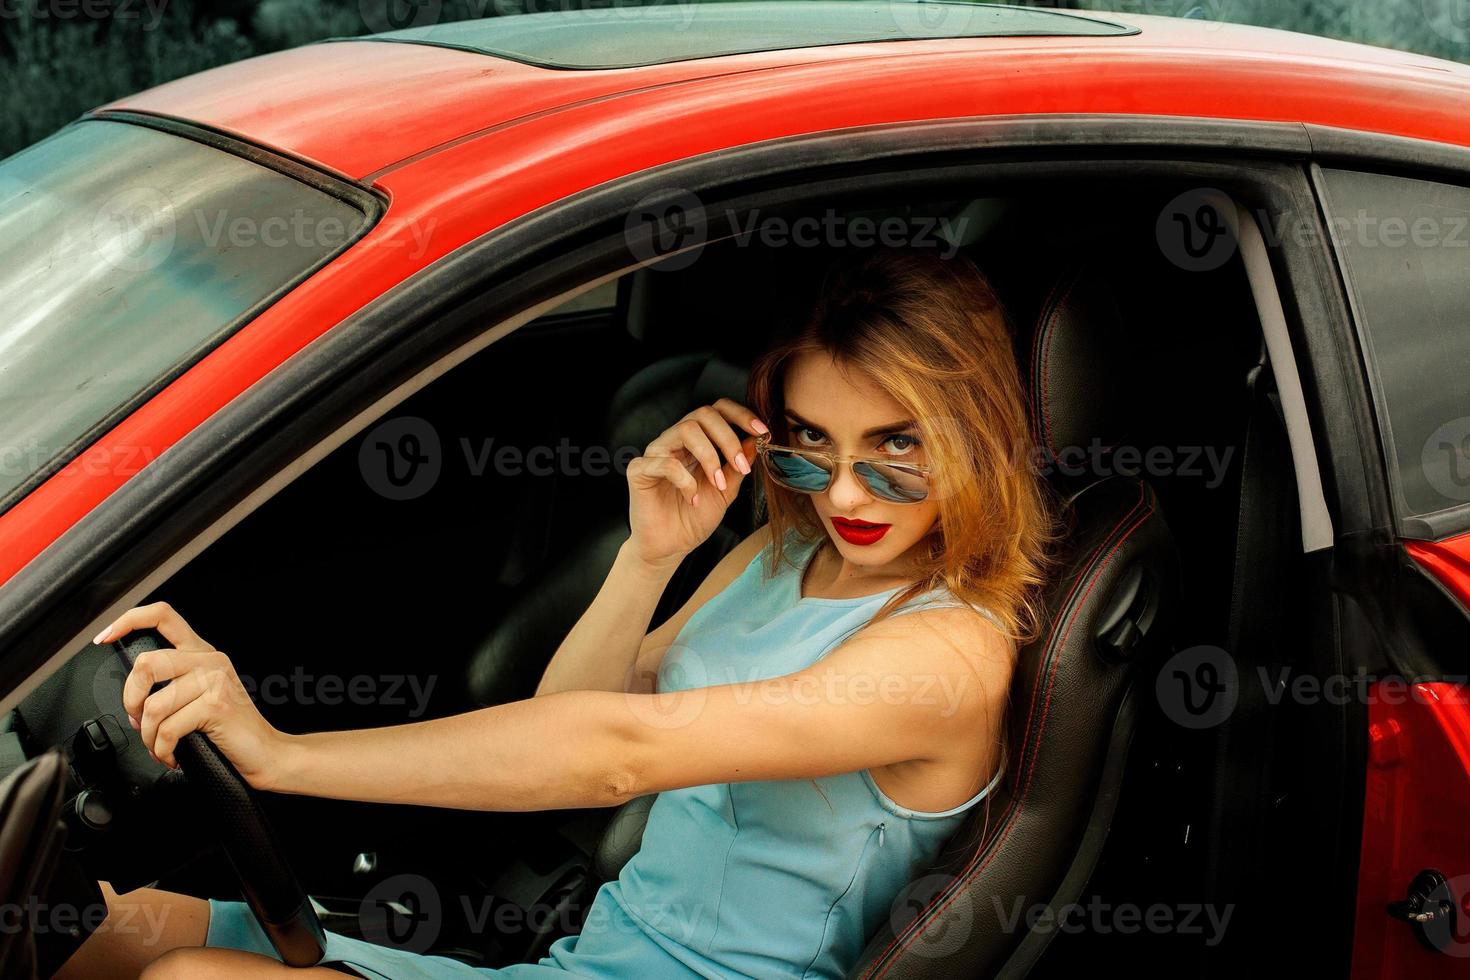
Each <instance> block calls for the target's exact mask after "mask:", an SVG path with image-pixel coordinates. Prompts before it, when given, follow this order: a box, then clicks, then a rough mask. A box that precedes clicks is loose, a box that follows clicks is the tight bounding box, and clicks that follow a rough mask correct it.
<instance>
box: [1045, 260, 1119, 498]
mask: <svg viewBox="0 0 1470 980" xmlns="http://www.w3.org/2000/svg"><path fill="white" fill-rule="evenodd" d="M1045 296H1046V298H1045V299H1044V300H1043V301H1042V304H1041V306H1040V308H1039V311H1038V313H1037V317H1036V324H1035V332H1034V334H1033V335H1032V338H1031V354H1030V360H1029V365H1028V370H1027V379H1028V389H1029V391H1028V395H1029V400H1030V406H1029V407H1030V414H1031V434H1032V438H1033V440H1034V441H1035V445H1036V447H1037V450H1038V460H1037V461H1038V462H1039V463H1040V465H1041V466H1042V467H1043V471H1044V472H1046V473H1047V474H1048V476H1049V477H1050V478H1052V479H1053V480H1054V481H1059V482H1061V483H1064V484H1077V485H1086V484H1087V483H1091V482H1092V481H1093V480H1096V479H1098V478H1099V477H1100V476H1103V475H1106V472H1107V471H1106V470H1105V469H1104V470H1099V469H1098V468H1097V467H1096V465H1095V462H1100V461H1102V460H1105V459H1106V458H1107V456H1108V454H1109V453H1110V452H1111V451H1112V450H1114V449H1116V448H1117V447H1118V446H1120V445H1124V444H1126V443H1127V442H1128V440H1129V439H1131V438H1133V437H1134V436H1135V433H1136V432H1137V427H1138V425H1139V422H1140V416H1139V408H1140V407H1141V405H1142V399H1143V392H1144V387H1143V373H1144V370H1145V368H1144V365H1145V358H1144V357H1143V356H1142V355H1143V352H1142V351H1140V350H1139V349H1138V347H1137V345H1138V344H1139V342H1140V341H1139V340H1138V336H1137V334H1136V333H1135V332H1133V331H1129V330H1127V329H1126V328H1125V324H1124V322H1123V317H1122V315H1121V313H1120V311H1119V308H1118V303H1117V299H1116V297H1115V296H1114V293H1113V290H1112V288H1111V286H1110V283H1109V280H1108V278H1107V277H1106V276H1105V275H1104V274H1103V273H1102V272H1101V271H1099V269H1098V267H1097V265H1096V264H1095V263H1094V261H1093V260H1091V259H1078V260H1074V261H1072V262H1070V263H1068V264H1067V265H1066V266H1064V268H1063V271H1062V272H1061V273H1060V274H1059V275H1057V276H1056V277H1055V278H1054V279H1053V280H1052V282H1051V284H1050V287H1049V290H1048V291H1047V292H1046V294H1045Z"/></svg>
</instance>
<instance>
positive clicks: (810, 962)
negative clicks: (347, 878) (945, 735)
mask: <svg viewBox="0 0 1470 980" xmlns="http://www.w3.org/2000/svg"><path fill="white" fill-rule="evenodd" d="M791 542H792V547H791V550H790V551H789V552H788V554H789V555H790V556H791V558H792V561H791V563H789V564H784V565H783V567H782V568H781V569H780V570H779V571H778V572H777V574H776V575H775V576H774V577H773V578H766V577H765V576H764V572H763V569H764V565H765V554H764V553H762V554H761V555H760V556H758V557H757V558H756V559H755V560H754V561H752V562H751V563H750V565H748V566H747V567H746V568H745V569H744V570H743V571H742V572H741V574H740V576H739V577H738V578H736V579H735V581H734V582H732V583H731V584H730V585H729V586H728V587H726V588H725V589H724V590H723V591H721V592H720V593H718V594H717V595H716V596H714V597H713V598H711V599H710V600H709V601H708V602H706V603H705V604H704V606H702V607H701V608H700V609H699V610H697V611H696V612H695V613H694V615H693V616H692V617H690V620H689V622H688V623H687V624H686V625H685V627H684V629H683V630H682V631H680V633H679V635H678V637H677V638H676V639H675V642H674V644H673V646H671V647H670V649H669V651H668V653H667V654H665V656H664V660H663V663H662V665H661V666H660V668H659V675H658V678H659V679H658V689H659V690H660V691H688V690H691V689H695V688H699V687H704V686H708V685H714V684H728V683H747V682H750V683H753V682H758V681H760V680H764V679H766V678H771V677H777V676H780V675H782V674H787V673H790V672H792V671H795V670H800V669H801V668H803V667H806V666H808V665H810V664H811V663H813V662H815V661H816V660H818V659H819V658H821V657H822V656H823V655H824V654H826V653H827V652H829V651H830V650H832V649H833V648H834V647H836V646H837V645H838V644H840V643H841V642H842V640H843V639H844V638H845V637H846V636H847V635H848V634H850V633H851V632H853V631H854V630H856V629H857V628H859V627H860V626H862V624H864V623H865V622H867V621H868V620H869V619H870V618H871V617H872V616H873V614H874V613H875V612H877V610H878V609H879V607H880V606H882V605H883V603H884V602H885V601H886V600H887V599H889V598H890V597H891V596H892V595H893V594H894V592H896V591H898V590H897V589H890V590H888V591H885V592H880V593H876V594H874V595H870V596H861V597H856V598H849V599H825V598H820V597H803V596H802V595H801V581H802V578H803V574H804V572H805V568H806V564H807V562H808V561H809V560H810V558H811V556H812V554H813V553H814V551H815V549H814V547H813V546H812V545H809V544H804V543H801V542H798V541H797V540H796V539H795V538H792V539H791ZM960 601H961V600H959V599H958V598H956V597H955V596H954V595H952V594H950V593H948V592H944V591H941V592H935V593H929V594H927V595H924V596H921V597H919V598H918V599H916V600H914V601H912V602H911V603H910V604H908V605H906V606H904V607H903V611H912V610H915V609H919V608H927V607H931V606H937V605H953V604H957V603H960ZM980 611H981V612H982V613H984V614H985V615H987V616H990V618H991V619H992V620H994V616H991V614H990V613H989V612H988V611H986V610H983V609H982V610H980ZM756 690H758V689H756V688H753V689H752V691H753V692H755V691H756ZM854 696H859V695H858V694H856V693H855V694H854ZM938 696H942V694H941V693H939V692H936V697H938ZM676 710H677V709H676ZM730 748H731V752H737V751H738V750H739V747H738V746H733V745H732V746H731V747H730ZM1004 770H1005V764H1004V760H1002V764H1001V767H1000V768H999V769H998V770H997V772H996V774H995V777H994V778H993V779H992V780H991V781H990V784H989V785H987V786H986V787H985V788H984V789H982V790H980V792H978V793H976V794H975V796H973V797H972V798H970V799H969V800H967V801H965V802H964V803H962V804H960V805H959V806H956V807H954V808H952V809H949V810H944V811H942V812H933V811H921V810H912V809H909V808H907V807H903V806H900V805H898V804H897V803H895V802H893V801H892V800H890V799H889V798H888V797H887V796H885V795H884V794H883V792H882V791H881V790H880V789H879V788H878V786H877V784H876V783H875V782H874V780H873V778H872V776H871V775H869V773H868V771H867V770H861V771H859V772H850V773H843V774H841V775H838V776H829V777H824V778H821V779H816V780H807V779H797V780H771V781H751V782H736V783H721V784H717V785H707V786H691V787H688V788H685V789H677V790H667V791H665V792H662V793H660V794H659V795H658V797H657V798H656V799H655V800H654V804H653V806H652V807H651V808H650V810H649V814H648V825H647V828H646V830H645V831H644V835H643V843H642V846H641V848H640V849H639V851H638V853H637V854H635V855H634V856H633V858H632V859H630V860H629V861H628V863H627V864H626V865H624V867H623V869H622V872H621V873H620V874H619V875H618V877H617V879H616V880H614V881H610V882H606V883H604V884H603V885H602V886H601V887H600V888H599V889H598V890H597V893H596V895H595V897H594V900H593V902H592V904H591V906H590V907H589V908H588V912H587V921H586V924H585V925H584V926H583V928H582V931H581V933H580V934H579V935H576V936H565V937H562V938H560V939H558V940H556V941H555V942H554V943H552V945H551V946H550V947H549V948H548V950H547V955H546V956H544V957H542V958H541V959H540V960H539V961H538V962H536V963H520V964H514V965H511V966H506V967H501V968H498V969H487V968H479V967H472V966H469V965H467V964H464V963H461V962H459V961H457V960H452V959H449V958H446V957H439V956H426V955H421V954H417V953H413V952H411V951H408V950H402V949H394V948H391V947H387V946H377V945H374V944H372V943H368V942H366V941H363V940H360V939H353V938H349V937H346V936H341V935H338V934H336V933H331V932H329V933H328V934H327V948H326V955H325V956H324V957H323V960H322V963H323V964H326V963H341V964H345V965H347V966H350V967H351V968H352V969H354V970H355V971H357V972H359V973H362V974H363V975H364V976H366V977H370V978H384V980H409V978H415V980H417V978H425V980H429V978H453V977H463V978H466V980H470V978H479V980H483V978H486V977H502V978H507V980H521V978H562V980H564V978H565V977H566V976H567V975H568V974H574V975H577V976H582V977H594V978H605V980H645V978H665V977H693V976H700V977H742V976H743V977H761V978H766V977H801V978H808V977H821V978H828V977H842V976H844V975H846V973H847V972H848V970H849V969H850V968H851V967H852V966H853V965H854V964H855V963H856V961H857V958H858V956H859V954H860V953H861V951H862V949H863V947H864V946H865V945H866V943H867V939H868V937H869V936H870V935H872V934H873V933H874V932H876V931H877V929H878V926H879V925H880V924H881V923H882V921H883V920H884V919H885V918H886V917H888V916H890V915H893V914H895V913H896V912H897V911H899V909H897V908H896V904H897V903H899V902H901V901H902V896H901V894H900V893H901V891H902V890H903V887H904V885H905V884H907V883H908V882H909V881H910V880H911V879H912V877H913V876H914V874H915V873H916V871H917V870H918V869H919V868H921V867H922V866H923V865H924V864H926V863H927V862H928V861H930V860H932V859H933V858H934V856H935V855H936V854H937V853H938V850H939V848H940V846H941V845H942V844H943V843H944V841H945V840H946V839H947V838H948V837H949V836H950V835H952V834H953V833H954V832H955V830H956V829H957V828H958V826H959V825H960V823H961V821H962V820H963V818H964V815H965V812H966V811H967V810H969V809H970V808H971V807H973V806H974V805H975V804H977V803H978V802H980V800H982V799H983V798H984V797H985V796H986V794H988V793H989V792H990V791H991V790H992V789H993V788H994V787H995V785H996V783H997V782H998V781H999V780H1000V778H1001V775H1002V774H1003V773H1004ZM209 904H210V921H209V934H208V938H207V940H206V945H209V946H224V947H231V948H235V949H248V950H255V951H257V952H261V953H265V954H266V955H270V956H274V955H275V953H274V951H273V950H272V948H271V946H270V943H269V941H268V940H267V939H266V937H265V934H264V933H263V932H262V931H261V929H260V927H259V926H258V925H257V924H256V922H255V920H254V917H253V916H252V915H251V914H250V911H249V909H248V908H247V907H246V906H245V904H244V903H242V902H221V901H216V900H211V901H210V903H209Z"/></svg>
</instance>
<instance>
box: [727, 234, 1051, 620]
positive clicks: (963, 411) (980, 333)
mask: <svg viewBox="0 0 1470 980" xmlns="http://www.w3.org/2000/svg"><path fill="white" fill-rule="evenodd" d="M817 351H825V352H827V353H829V354H830V355H831V356H832V357H833V359H834V360H835V361H836V362H837V363H838V364H840V365H842V366H844V367H849V368H854V369H857V370H858V371H860V372H862V373H863V374H865V375H867V376H868V377H869V378H871V379H872V380H873V381H874V382H875V383H876V384H878V385H879V386H880V387H881V388H882V389H883V390H884V391H886V392H887V393H888V394H889V395H890V396H891V397H892V398H893V399H894V401H896V402H898V403H899V404H900V405H902V406H903V408H904V409H905V411H907V412H909V413H911V417H912V418H913V419H915V420H916V421H918V422H919V425H920V427H921V431H922V436H923V441H924V446H925V448H926V450H927V452H928V461H929V464H930V466H931V467H932V468H933V476H932V480H933V488H934V493H935V494H936V497H937V500H938V504H939V521H938V524H937V527H936V529H935V531H934V532H933V533H931V534H930V535H929V536H928V537H927V538H926V539H924V544H925V549H924V553H923V556H922V561H921V565H920V577H919V579H918V580H917V581H916V582H914V583H913V584H912V585H910V586H909V587H907V588H906V589H904V590H901V591H900V592H899V593H898V594H897V595H895V596H894V597H893V598H892V599H890V600H889V601H888V602H887V603H885V604H884V606H883V608H882V609H880V610H879V612H878V613H877V615H876V616H874V621H876V620H878V619H881V618H883V617H884V616H886V615H888V614H889V613H891V612H892V611H893V610H895V609H897V608H898V607H899V606H901V605H902V604H903V603H905V602H907V601H909V600H910V599H913V598H915V597H916V596H918V595H921V594H922V593H924V592H926V591H928V590H930V589H934V588H937V587H939V586H941V585H943V586H947V587H948V588H949V590H950V591H951V592H953V593H954V594H955V595H956V596H958V597H959V598H961V599H963V600H965V601H967V602H970V603H971V604H974V605H978V606H981V607H983V608H985V609H988V610H990V611H991V612H993V613H994V614H995V615H996V617H997V618H998V619H999V620H1000V622H1001V623H1002V624H1003V626H1004V631H1005V632H1006V634H1007V636H1009V637H1010V638H1011V639H1012V640H1014V641H1016V642H1017V643H1027V642H1029V641H1031V640H1032V639H1034V638H1035V637H1036V634H1037V632H1038V630H1039V620H1040V615H1039V613H1040V610H1039V601H1040V600H1039V590H1040V587H1041V585H1042V584H1043V583H1044V582H1045V580H1046V578H1047V576H1048V574H1049V572H1050V570H1051V567H1052V565H1053V564H1054V562H1055V545H1056V543H1057V541H1058V540H1059V538H1060V536H1061V533H1062V529H1061V528H1060V526H1059V521H1058V518H1057V516H1056V515H1057V513H1058V508H1057V504H1056V500H1055V496H1054V494H1053V493H1052V491H1051V490H1050V489H1049V487H1048V486H1047V485H1046V484H1045V482H1044V481H1043V480H1042V479H1041V478H1040V476H1039V475H1038V474H1037V473H1036V471H1035V469H1034V467H1033V466H1032V465H1031V459H1030V453H1031V443H1030V426H1029V423H1028V416H1027V410H1026V398H1025V392H1024V389H1023V387H1022V381H1021V375H1020V370H1019V368H1018V366H1017V363H1016V355H1015V348H1014V346H1013V341H1012V334H1011V325H1010V319H1009V317H1008V315H1007V313H1006V311H1005V308H1004V306H1003V304H1002V302H1001V300H1000V298H999V297H998V296H997V295H996V293H995V290H994V289H993V288H992V286H991V284H990V281H989V280H988V279H987V278H986V277H985V276H984V274H983V273H981V271H980V270H979V269H978V268H977V267H976V266H975V264H974V263H973V262H971V261H970V260H969V259H968V258H966V257H965V256H964V255H962V254H958V253H957V254H955V255H954V256H953V257H951V258H948V259H945V258H943V257H941V256H940V255H939V254H938V253H937V252H936V251H934V250H932V249H921V248H915V247H912V246H910V247H905V248H892V247H874V248H865V249H856V250H854V251H853V252H851V253H844V254H843V255H842V256H841V257H839V258H838V259H837V260H836V261H835V262H833V263H832V264H831V265H829V266H828V268H827V271H826V275H825V277H824V279H823V281H822V284H821V288H820V291H819V293H818V296H817V299H816V302H815V304H814V305H813V307H812V309H811V310H810V312H809V314H808V315H807V316H806V317H805V318H804V319H801V320H799V321H798V322H797V324H796V327H795V329H794V330H792V331H791V332H790V334H789V335H788V336H785V337H782V338H780V339H778V340H777V341H776V343H775V344H774V345H773V346H772V347H771V348H769V349H768V350H767V351H766V353H765V354H764V355H763V356H762V357H761V358H760V359H759V360H758V361H757V362H756V364H755V365H754V367H753V368H752V370H751V376H750V385H749V392H748V399H749V401H748V404H749V405H750V406H751V407H752V408H753V409H754V410H755V411H756V413H757V414H758V415H759V416H760V417H761V418H762V419H764V420H766V421H767V422H768V423H769V424H770V426H771V427H772V431H773V435H775V436H776V437H777V438H778V441H783V440H784V439H785V438H786V434H785V432H784V429H785V426H786V412H785V405H784V398H783V378H784V372H785V369H786V367H787V366H788V365H789V364H790V362H791V361H792V360H793V359H794V358H796V357H798V356H799V355H802V354H805V353H808V352H817ZM761 481H762V489H763V491H764V495H765V502H766V511H767V516H768V519H769V522H770V529H771V537H772V541H773V545H772V549H771V552H770V564H769V567H768V569H767V571H768V572H769V573H772V574H774V573H775V571H776V570H777V569H778V568H779V567H780V564H781V562H782V561H783V560H784V559H785V558H786V556H785V554H784V548H783V545H784V543H785V537H786V533H787V531H788V530H794V531H795V532H796V533H797V535H798V537H799V538H800V539H801V540H802V541H804V542H807V543H811V542H818V543H820V541H821V540H822V539H824V538H825V531H824V529H823V528H822V525H821V523H820V522H819V521H818V520H817V517H816V513H815V511H814V510H813V508H812V505H811V501H810V500H809V499H808V498H807V497H806V495H804V494H798V493H794V492H792V491H789V490H786V489H785V488H783V487H780V486H778V485H777V484H775V483H773V482H772V481H771V479H770V476H769V474H767V473H766V472H765V469H764V467H762V468H761Z"/></svg>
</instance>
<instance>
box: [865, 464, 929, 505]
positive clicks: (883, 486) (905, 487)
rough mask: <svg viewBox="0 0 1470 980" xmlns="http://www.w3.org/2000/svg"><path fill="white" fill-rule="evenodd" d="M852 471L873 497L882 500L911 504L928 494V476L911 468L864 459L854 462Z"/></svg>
mask: <svg viewBox="0 0 1470 980" xmlns="http://www.w3.org/2000/svg"><path fill="white" fill-rule="evenodd" d="M852 471H853V472H854V473H856V474H857V475H858V476H859V477H860V478H861V479H862V481H863V482H864V483H866V484H867V485H868V489H869V490H872V491H873V495H874V496H875V497H879V498H881V499H883V500H891V501H893V502H894V503H896V504H912V503H917V502H918V501H920V500H923V499H924V498H925V497H927V496H929V480H928V478H927V477H925V476H924V474H922V473H917V472H915V471H913V470H906V469H903V468H901V467H898V466H888V465H885V464H883V463H869V462H867V461H864V462H861V463H854V464H853V465H852Z"/></svg>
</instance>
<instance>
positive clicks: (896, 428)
mask: <svg viewBox="0 0 1470 980" xmlns="http://www.w3.org/2000/svg"><path fill="white" fill-rule="evenodd" d="M786 417H787V418H789V419H790V420H791V421H792V422H794V423H795V424H797V425H799V426H803V427H804V428H808V429H816V430H817V431H818V432H826V431H827V430H826V429H824V428H822V427H821V426H820V425H817V424H815V423H813V422H808V421H807V420H806V419H804V418H802V417H801V416H800V415H798V414H796V413H795V412H793V411H792V410H791V409H789V408H788V409H787V410H786ZM918 427H919V423H918V422H917V421H915V420H914V419H902V420H900V421H898V422H889V423H887V424H886V425H879V426H875V427H873V428H871V429H869V430H868V431H866V432H864V433H863V435H862V437H863V438H864V439H873V438H876V437H877V436H891V435H895V434H897V433H900V432H907V431H909V430H911V429H916V428H918Z"/></svg>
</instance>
